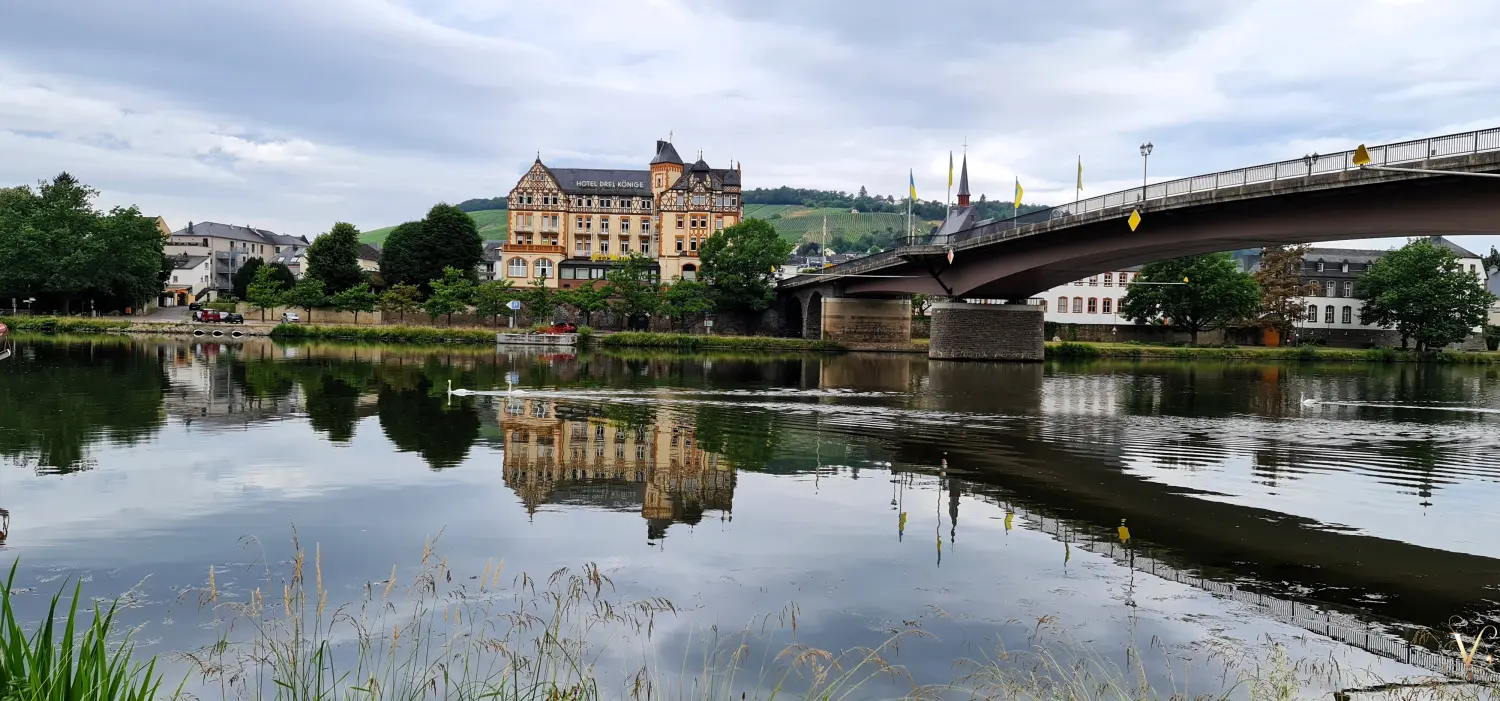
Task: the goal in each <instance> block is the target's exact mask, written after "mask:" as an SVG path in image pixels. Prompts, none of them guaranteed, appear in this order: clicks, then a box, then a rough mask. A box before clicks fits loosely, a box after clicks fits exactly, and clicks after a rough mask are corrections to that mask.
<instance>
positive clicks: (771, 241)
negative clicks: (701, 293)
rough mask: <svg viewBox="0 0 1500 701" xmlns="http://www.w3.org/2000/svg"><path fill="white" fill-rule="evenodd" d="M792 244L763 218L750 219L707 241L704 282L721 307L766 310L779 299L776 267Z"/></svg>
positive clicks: (703, 255) (748, 312)
mask: <svg viewBox="0 0 1500 701" xmlns="http://www.w3.org/2000/svg"><path fill="white" fill-rule="evenodd" d="M791 252H792V244H791V243H789V242H787V241H786V240H785V239H783V238H781V236H780V235H779V234H777V233H776V229H774V228H772V227H771V225H770V224H768V223H766V222H765V221H763V220H760V219H753V218H752V219H746V220H745V221H743V222H741V223H739V224H735V225H734V226H731V227H729V228H727V229H724V230H722V231H718V232H715V233H714V235H712V236H710V237H708V240H707V241H704V242H703V246H702V247H701V248H700V249H699V251H698V256H699V258H700V259H701V260H702V261H703V276H702V277H703V281H704V282H705V283H707V284H708V286H709V287H710V288H711V289H712V290H713V295H714V300H715V303H716V304H717V306H718V307H719V308H720V309H724V310H726V311H736V312H742V313H745V314H746V315H747V316H749V315H753V314H755V313H757V312H760V311H763V310H765V309H766V308H768V307H770V306H771V303H772V302H774V301H776V275H775V272H774V271H775V269H776V268H777V267H779V266H780V265H781V264H782V263H785V262H786V258H787V256H788V255H791Z"/></svg>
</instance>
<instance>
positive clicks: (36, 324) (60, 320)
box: [5, 316, 130, 333]
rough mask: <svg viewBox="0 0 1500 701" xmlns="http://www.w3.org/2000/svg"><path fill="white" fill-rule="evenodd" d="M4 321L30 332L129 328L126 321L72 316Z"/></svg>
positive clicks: (19, 317)
mask: <svg viewBox="0 0 1500 701" xmlns="http://www.w3.org/2000/svg"><path fill="white" fill-rule="evenodd" d="M5 323H6V325H7V326H9V327H10V328H11V330H12V331H30V332H32V333H108V332H111V331H124V330H126V329H129V328H130V322H128V321H111V320H108V319H96V318H89V317H72V316H12V317H6V322H5Z"/></svg>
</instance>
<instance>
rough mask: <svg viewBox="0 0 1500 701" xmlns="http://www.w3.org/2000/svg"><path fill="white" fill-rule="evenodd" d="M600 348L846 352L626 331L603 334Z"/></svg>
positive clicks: (815, 344) (788, 342) (791, 341)
mask: <svg viewBox="0 0 1500 701" xmlns="http://www.w3.org/2000/svg"><path fill="white" fill-rule="evenodd" d="M596 344H597V345H598V346H599V347H601V348H663V349H673V350H718V349H724V350H747V351H767V350H775V351H842V350H845V349H844V347H843V346H841V345H839V344H837V343H834V342H833V341H809V340H806V339H801V338H781V337H778V336H703V335H698V334H685V333H650V332H642V331H623V332H620V333H612V334H607V335H606V334H600V335H599V336H598V337H597V339H596Z"/></svg>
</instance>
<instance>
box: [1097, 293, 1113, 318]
mask: <svg viewBox="0 0 1500 701" xmlns="http://www.w3.org/2000/svg"><path fill="white" fill-rule="evenodd" d="M1114 303H1115V301H1114V300H1113V299H1110V298H1108V297H1105V298H1104V301H1103V302H1102V304H1103V305H1104V306H1103V307H1101V308H1100V309H1099V311H1101V312H1104V313H1105V314H1113V313H1115V310H1114Z"/></svg>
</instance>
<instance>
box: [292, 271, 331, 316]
mask: <svg viewBox="0 0 1500 701" xmlns="http://www.w3.org/2000/svg"><path fill="white" fill-rule="evenodd" d="M289 299H290V302H291V305H292V306H294V307H300V308H301V309H302V310H303V311H305V312H307V320H308V321H312V312H313V310H314V309H316V308H318V307H321V306H323V305H325V304H327V303H328V293H327V292H326V291H325V290H324V289H323V281H322V280H319V279H317V278H314V277H304V278H302V279H301V280H298V281H297V285H296V287H293V288H292V294H291V296H290V298H289Z"/></svg>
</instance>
